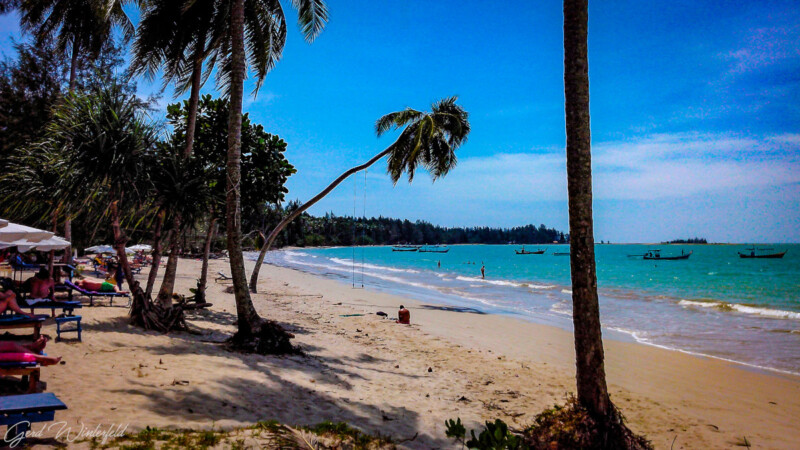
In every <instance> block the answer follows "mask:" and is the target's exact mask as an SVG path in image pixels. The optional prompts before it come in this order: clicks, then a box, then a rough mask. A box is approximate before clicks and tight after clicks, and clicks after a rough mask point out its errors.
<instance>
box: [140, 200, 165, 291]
mask: <svg viewBox="0 0 800 450" xmlns="http://www.w3.org/2000/svg"><path fill="white" fill-rule="evenodd" d="M166 214H167V212H166V211H164V210H163V209H161V210H159V211H158V214H157V215H156V224H155V229H154V230H153V253H152V254H151V255H152V257H153V265H152V266H150V274H148V276H147V289H146V290H145V296H146V297H147V298H150V295H151V294H152V293H153V286H155V284H156V276H158V267H159V266H160V265H161V229H162V228H163V226H164V216H165V215H166Z"/></svg>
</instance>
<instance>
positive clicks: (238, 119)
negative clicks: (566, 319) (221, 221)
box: [225, 0, 262, 340]
mask: <svg viewBox="0 0 800 450" xmlns="http://www.w3.org/2000/svg"><path fill="white" fill-rule="evenodd" d="M231 65H232V67H231V75H230V89H229V94H230V113H229V115H228V163H227V167H226V170H227V176H228V185H227V194H226V199H225V203H226V208H227V211H226V218H227V221H226V227H225V228H226V233H227V243H228V256H229V258H230V264H231V278H233V293H234V296H235V297H236V315H237V317H238V327H239V330H238V332H237V335H238V338H239V339H242V340H243V339H246V338H248V337H250V336H253V335H255V334H256V333H257V332H258V331H259V330H260V328H261V322H262V320H261V318H260V317H259V316H258V313H257V312H256V309H255V307H254V306H253V301H252V300H251V299H250V292H249V291H248V290H247V275H246V273H245V269H244V255H242V229H241V227H242V223H241V222H242V217H241V208H240V204H239V203H240V192H239V189H240V185H241V183H240V182H241V178H242V173H241V159H242V97H243V92H244V76H245V49H244V0H233V1H232V4H231Z"/></svg>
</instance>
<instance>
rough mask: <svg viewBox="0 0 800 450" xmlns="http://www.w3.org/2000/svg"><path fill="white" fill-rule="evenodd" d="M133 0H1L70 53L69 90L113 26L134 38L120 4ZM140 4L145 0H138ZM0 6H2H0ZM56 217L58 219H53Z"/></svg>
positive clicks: (67, 232) (67, 228)
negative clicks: (83, 56) (83, 63)
mask: <svg viewBox="0 0 800 450" xmlns="http://www.w3.org/2000/svg"><path fill="white" fill-rule="evenodd" d="M133 1H135V0H4V7H5V8H6V9H7V8H10V7H16V8H18V9H19V10H20V13H21V15H22V17H21V20H20V22H21V25H22V29H23V30H25V31H27V32H31V33H33V34H34V36H36V38H37V40H39V41H40V42H41V41H43V40H46V39H50V38H54V39H55V42H56V48H57V50H58V51H59V52H61V53H64V54H66V53H68V52H69V53H70V54H71V55H70V58H71V60H70V71H69V92H70V93H72V92H73V91H74V90H75V86H76V83H77V73H78V66H79V64H80V63H81V58H80V55H81V53H85V54H87V55H89V57H90V58H92V59H93V58H95V57H97V56H98V55H99V54H100V51H101V50H102V48H103V45H104V44H105V43H106V42H107V41H108V40H109V39H111V33H112V30H113V28H114V27H118V28H119V29H120V30H121V31H122V35H123V38H124V40H125V41H127V40H129V39H130V38H131V37H133V33H134V28H133V24H132V23H131V20H130V18H129V17H128V15H127V14H126V13H125V11H124V10H123V8H122V7H123V5H124V4H127V3H131V2H133ZM137 1H138V2H139V3H141V2H142V1H144V0H137ZM0 9H3V8H0ZM56 220H57V218H56ZM64 237H65V238H66V239H67V240H71V238H72V221H71V219H70V217H69V214H68V216H67V219H66V221H65V224H64ZM71 253H72V249H71V248H69V247H68V248H67V249H66V253H65V261H66V262H71Z"/></svg>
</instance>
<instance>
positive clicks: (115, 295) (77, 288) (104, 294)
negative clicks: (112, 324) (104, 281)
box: [64, 280, 131, 306]
mask: <svg viewBox="0 0 800 450" xmlns="http://www.w3.org/2000/svg"><path fill="white" fill-rule="evenodd" d="M64 285H66V286H67V287H68V288H69V289H70V292H69V295H70V300H72V291H78V293H79V294H81V295H85V296H86V297H89V306H94V298H95V297H105V298H108V299H109V300H110V301H111V305H112V306H113V305H114V299H115V298H118V297H126V298H127V299H128V305H130V301H131V294H127V293H126V294H123V293H120V292H100V291H87V290H86V289H84V288H82V287H80V286H78V285H77V284H75V283H73V282H72V281H69V280H64Z"/></svg>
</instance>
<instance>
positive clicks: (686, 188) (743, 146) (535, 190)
mask: <svg viewBox="0 0 800 450" xmlns="http://www.w3.org/2000/svg"><path fill="white" fill-rule="evenodd" d="M424 177H425V175H424V174H423V173H419V174H418V175H417V180H416V181H415V183H414V185H413V186H411V187H408V188H402V190H403V191H405V190H406V189H409V190H412V191H413V192H414V193H415V195H416V196H420V197H422V198H426V197H427V198H434V199H446V200H447V201H463V202H482V201H511V202H521V203H527V202H532V201H563V200H566V198H567V184H566V157H565V155H564V153H563V152H562V151H560V150H559V151H550V152H547V153H501V154H497V155H493V156H490V157H475V158H463V159H462V160H461V162H460V164H459V165H458V167H457V168H456V169H455V170H453V172H451V174H449V175H448V176H447V177H445V178H443V179H441V180H439V181H437V182H436V183H435V185H431V184H430V183H426V182H425V179H424ZM798 182H800V135H779V136H774V137H768V138H764V139H754V138H748V137H735V136H730V135H722V134H699V133H685V134H659V135H652V136H648V137H645V138H642V139H637V140H629V141H620V142H603V143H597V144H595V145H594V147H593V184H594V194H595V198H596V199H597V200H623V199H627V200H648V199H663V198H677V197H686V196H691V195H697V194H703V193H720V192H724V191H727V190H732V189H736V188H743V187H764V186H781V185H785V184H790V183H798ZM401 183H403V182H402V181H401Z"/></svg>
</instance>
